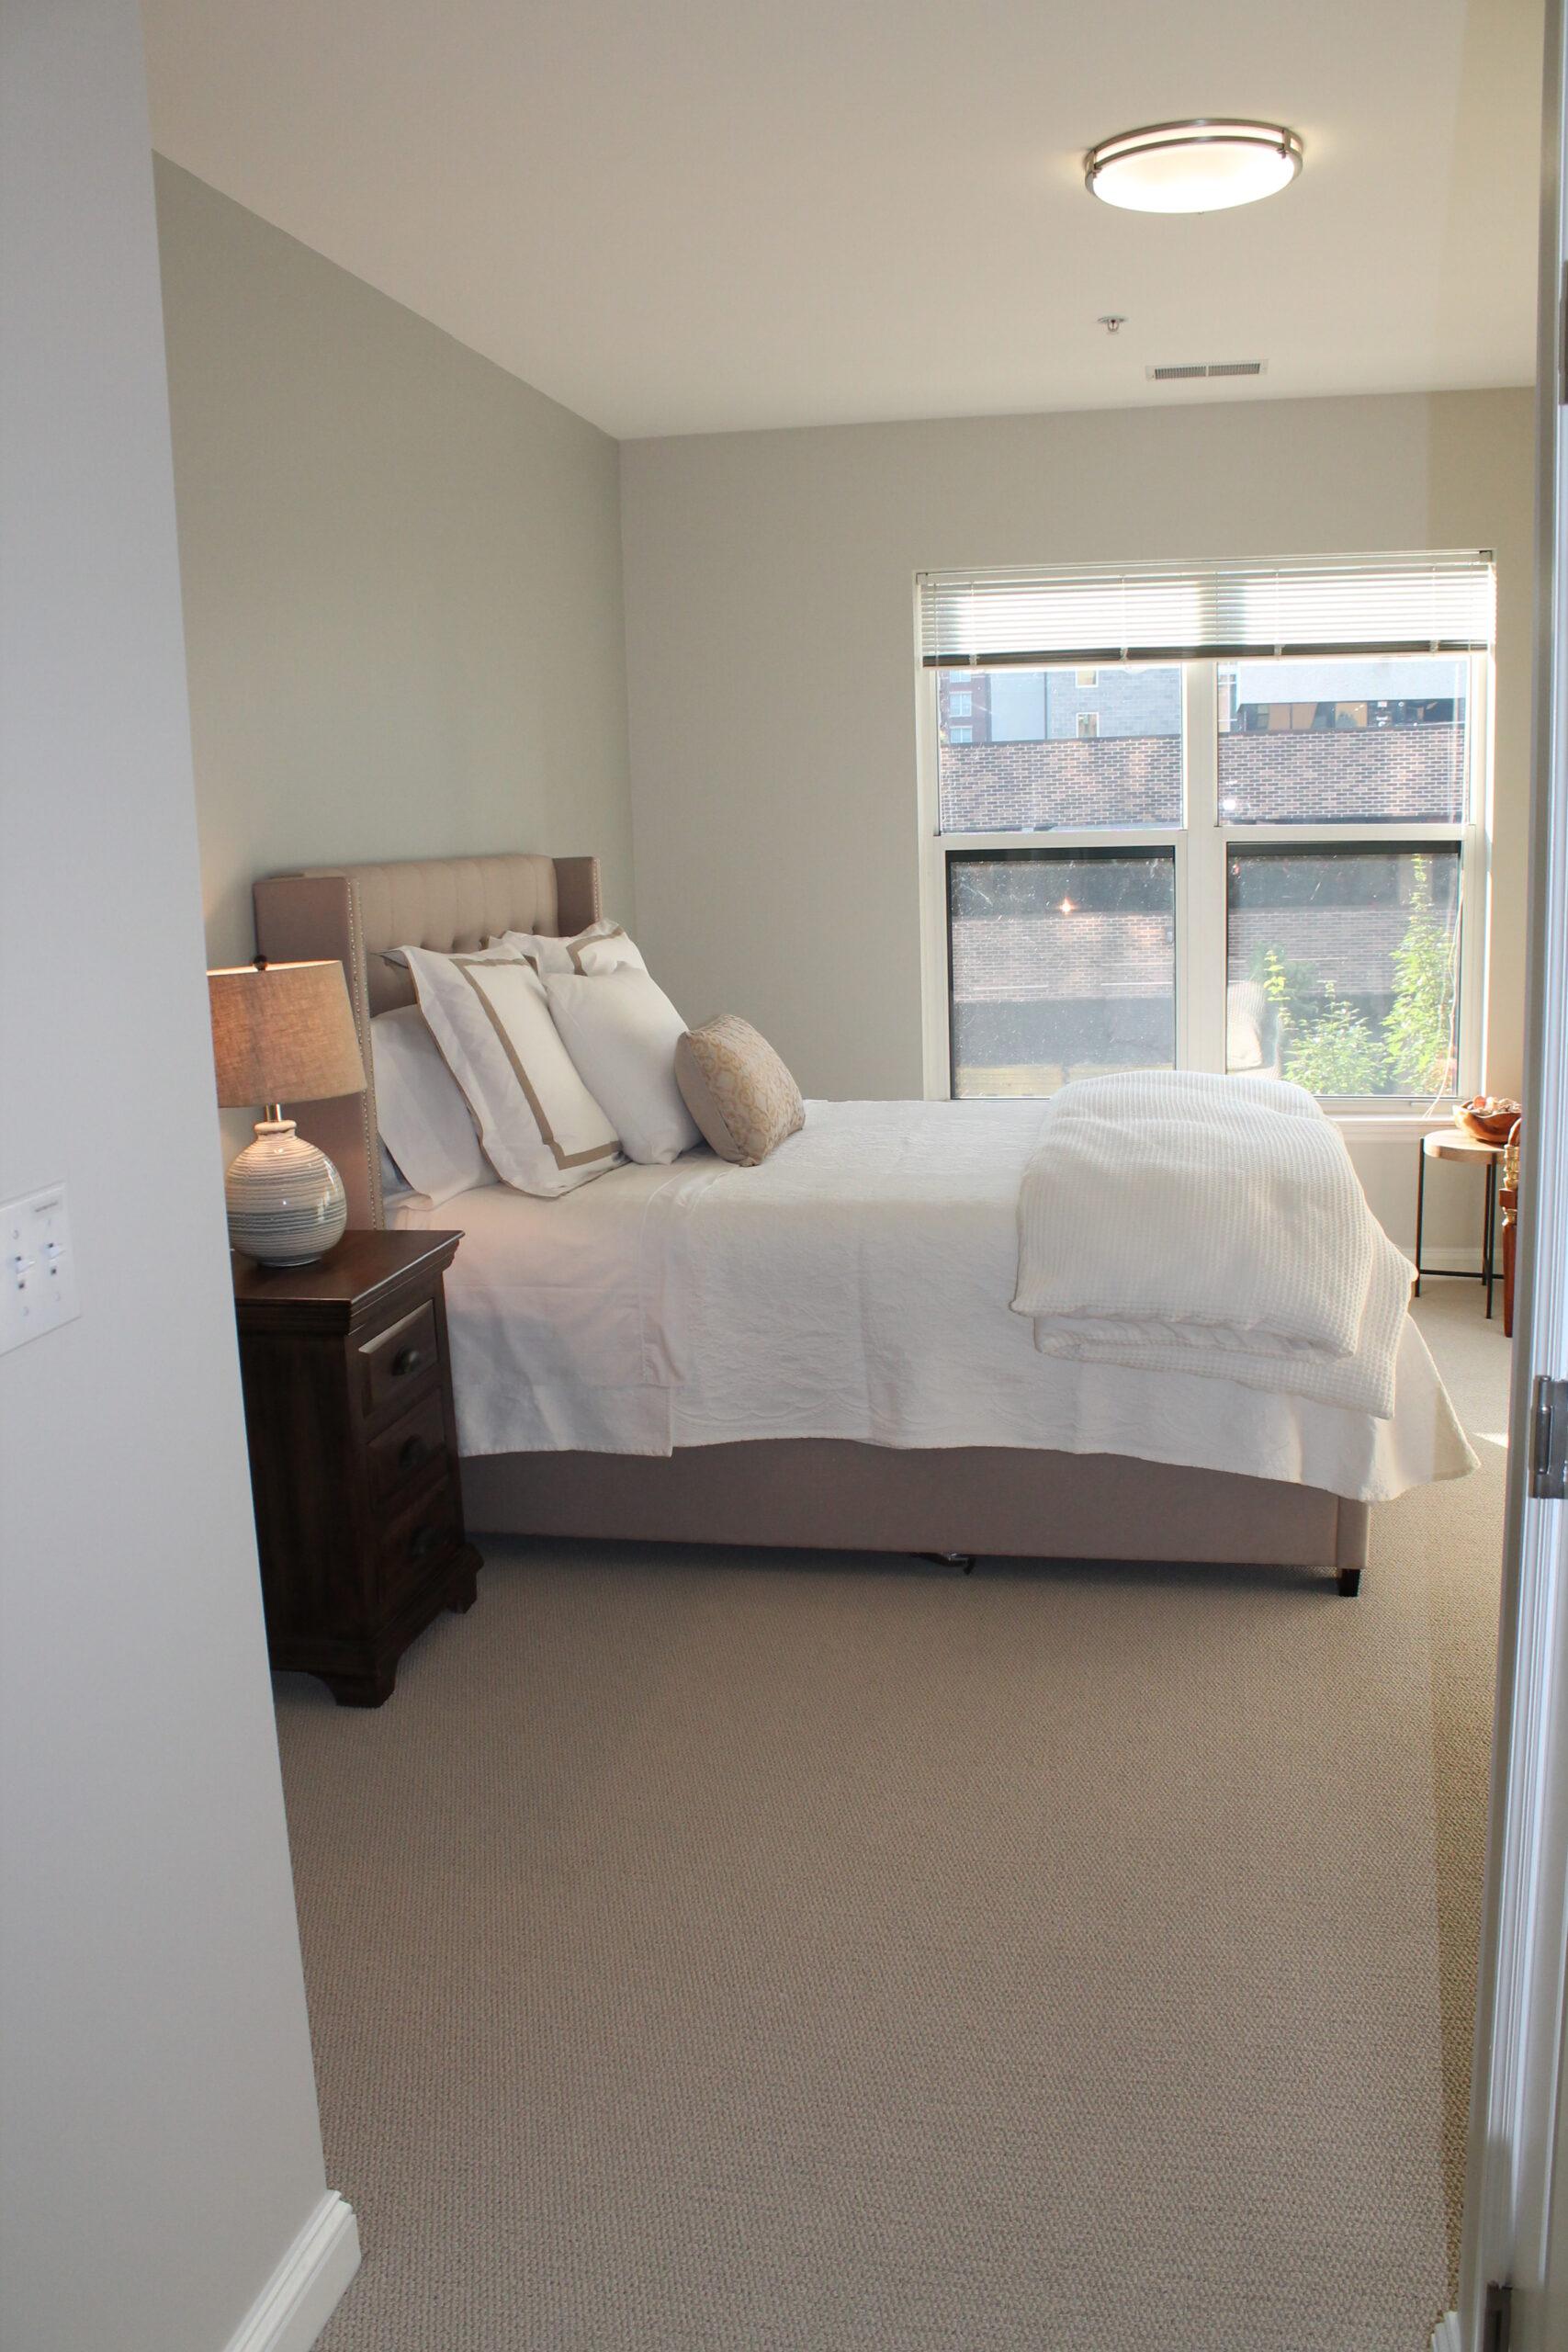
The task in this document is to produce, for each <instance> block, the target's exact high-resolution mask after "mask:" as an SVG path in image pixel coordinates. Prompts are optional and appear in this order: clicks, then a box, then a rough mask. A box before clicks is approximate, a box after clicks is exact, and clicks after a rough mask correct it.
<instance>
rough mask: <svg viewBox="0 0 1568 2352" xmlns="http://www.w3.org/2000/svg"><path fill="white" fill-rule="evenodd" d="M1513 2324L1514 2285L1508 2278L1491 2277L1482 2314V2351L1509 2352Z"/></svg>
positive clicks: (1488, 2281) (1487, 2284) (1487, 2285)
mask: <svg viewBox="0 0 1568 2352" xmlns="http://www.w3.org/2000/svg"><path fill="white" fill-rule="evenodd" d="M1513 2326H1514V2290H1513V2287H1512V2285H1511V2283H1510V2282H1509V2281H1508V2280H1506V2279H1503V2280H1498V2279H1496V2278H1489V2279H1488V2280H1487V2282H1486V2304H1485V2308H1484V2309H1483V2312H1482V2314H1481V2352H1508V2346H1509V2343H1510V2341H1511V2340H1512V2336H1513Z"/></svg>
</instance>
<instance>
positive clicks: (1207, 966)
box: [915, 651, 1493, 1135]
mask: <svg viewBox="0 0 1568 2352" xmlns="http://www.w3.org/2000/svg"><path fill="white" fill-rule="evenodd" d="M1455 658H1456V659H1459V660H1461V661H1464V662H1467V663H1468V665H1469V668H1468V688H1467V691H1468V698H1469V699H1468V718H1467V731H1466V743H1465V751H1466V779H1465V781H1466V792H1465V813H1464V816H1463V818H1462V820H1460V821H1459V822H1457V823H1448V822H1426V823H1413V822H1411V821H1410V820H1408V819H1399V820H1389V821H1385V822H1382V823H1379V824H1367V823H1359V822H1358V823H1352V824H1340V825H1327V824H1305V825H1279V824H1268V825H1258V824H1232V823H1229V822H1227V821H1226V820H1224V818H1222V816H1221V814H1220V808H1219V730H1218V718H1219V708H1218V678H1219V671H1220V668H1221V666H1222V662H1221V659H1220V658H1216V657H1211V656H1203V657H1201V658H1199V659H1197V660H1192V661H1186V662H1182V663H1181V664H1180V665H1179V666H1180V669H1181V747H1182V760H1181V772H1182V812H1183V821H1182V822H1181V823H1180V824H1179V825H1177V826H1165V825H1115V826H1111V825H1106V826H1094V827H1068V826H1046V827H1043V828H1041V829H1038V830H1034V831H1023V830H1015V831H1005V832H998V831H985V832H963V833H944V832H943V831H942V802H941V786H940V775H939V758H940V720H939V710H938V692H939V681H940V679H941V677H942V671H941V669H940V668H935V667H933V668H931V669H927V668H925V667H923V666H921V665H920V664H919V662H918V660H917V670H916V695H917V709H916V725H915V737H916V763H917V784H918V790H917V811H918V820H919V836H920V859H919V876H920V1005H921V1024H920V1025H921V1063H922V1073H923V1080H924V1086H925V1092H926V1098H927V1100H928V1101H932V1102H946V1101H949V1100H951V1099H952V1094H953V1035H952V1012H951V988H952V972H951V954H950V947H949V940H948V914H947V910H948V876H947V861H948V857H949V855H950V854H953V853H957V852H961V851H975V850H979V851H986V850H991V851H997V850H1003V849H1027V848H1030V847H1035V848H1040V849H1047V848H1049V849H1052V850H1061V851H1071V850H1088V849H1110V848H1116V847H1121V848H1124V849H1128V850H1137V849H1140V848H1147V849H1174V851H1175V854H1176V943H1177V945H1176V974H1175V980H1176V1066H1177V1068H1178V1069H1197V1070H1215V1071H1223V1070H1224V1067H1225V1002H1226V1000H1225V989H1226V978H1227V971H1226V967H1227V941H1226V923H1227V913H1228V907H1227V863H1228V859H1229V855H1230V849H1231V844H1232V842H1235V843H1236V844H1237V845H1239V846H1242V847H1247V848H1253V849H1268V848H1269V846H1270V845H1278V846H1280V847H1292V848H1296V849H1305V848H1309V847H1312V846H1314V845H1319V844H1321V845H1322V846H1323V847H1324V848H1325V849H1329V848H1333V849H1359V848H1365V849H1377V848H1380V847H1383V846H1392V845H1393V844H1395V843H1397V844H1400V845H1401V846H1405V847H1410V846H1416V845H1419V844H1421V843H1423V842H1431V843H1432V844H1433V845H1434V846H1447V845H1450V844H1456V843H1457V845H1458V847H1459V851H1460V859H1461V894H1462V895H1461V916H1460V956H1459V986H1458V1010H1459V1037H1460V1052H1459V1063H1458V1070H1457V1076H1456V1081H1455V1090H1454V1092H1453V1093H1452V1094H1442V1095H1438V1096H1433V1097H1427V1098H1423V1099H1422V1100H1420V1101H1419V1102H1418V1101H1417V1100H1416V1098H1414V1097H1411V1096H1408V1095H1355V1096H1320V1097H1319V1100H1320V1102H1321V1103H1322V1105H1323V1108H1324V1110H1325V1112H1327V1114H1329V1116H1330V1117H1331V1118H1333V1119H1335V1120H1337V1121H1338V1122H1339V1123H1340V1124H1341V1125H1346V1126H1348V1127H1350V1128H1353V1129H1354V1128H1365V1129H1368V1130H1373V1129H1375V1130H1376V1131H1378V1132H1379V1133H1381V1134H1383V1135H1393V1134H1396V1133H1397V1132H1398V1130H1399V1129H1400V1128H1401V1127H1404V1128H1406V1129H1407V1130H1409V1131H1411V1132H1418V1131H1419V1132H1424V1131H1425V1130H1426V1128H1427V1126H1428V1125H1430V1124H1431V1121H1432V1118H1433V1117H1434V1116H1435V1117H1438V1118H1441V1117H1444V1116H1446V1115H1447V1114H1448V1112H1449V1109H1450V1106H1451V1104H1452V1103H1454V1101H1456V1100H1462V1099H1464V1098H1466V1097H1467V1096H1470V1095H1473V1094H1478V1093H1480V1092H1481V1091H1482V1089H1483V1080H1484V1075H1485V1069H1486V973H1487V952H1488V937H1489V932H1490V924H1491V835H1492V703H1493V695H1492V682H1493V656H1492V654H1491V653H1490V652H1487V651H1474V652H1471V653H1468V654H1461V655H1458V656H1456V657H1455ZM1041 666H1042V667H1052V666H1056V665H1052V664H1049V663H1043V664H1042V665H1041ZM1069 666H1070V665H1069Z"/></svg>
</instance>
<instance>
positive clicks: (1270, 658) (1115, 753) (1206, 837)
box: [920, 555, 1493, 1115]
mask: <svg viewBox="0 0 1568 2352" xmlns="http://www.w3.org/2000/svg"><path fill="white" fill-rule="evenodd" d="M1492 600H1493V584H1492V571H1491V563H1490V559H1489V558H1486V557H1481V556H1473V555H1472V556H1459V557H1450V556H1442V557H1396V558H1371V559H1356V558H1348V559H1344V560H1339V561H1337V562H1327V561H1325V562H1314V563H1311V564H1308V563H1299V564H1289V563H1287V564H1280V565H1275V566H1265V565H1251V566H1245V565H1244V566H1234V567H1223V566H1221V567H1213V568H1210V569H1208V570H1202V569H1198V570H1190V571H1183V570H1181V569H1180V568H1179V567H1163V568H1160V569H1156V570H1155V571H1151V572H1150V573H1148V574H1146V575H1126V576H1122V575H1106V574H1084V573H1070V572H1055V573H1034V574H1018V573H1014V574H988V575H987V574H964V575H928V576H927V577H926V578H925V579H923V580H922V581H921V582H920V617H921V638H922V662H923V666H924V668H925V669H926V670H927V671H929V672H930V673H931V679H932V680H934V682H935V683H934V685H933V684H928V688H927V691H928V694H929V695H931V706H930V707H931V709H932V710H933V711H934V712H935V714H936V716H937V718H938V721H939V723H938V724H937V725H936V726H934V727H930V726H928V730H927V736H926V741H927V742H928V744H929V746H930V751H929V754H928V764H927V767H926V770H925V772H924V774H923V776H922V794H923V796H924V806H925V808H926V809H927V810H928V811H929V818H930V822H929V825H928V829H927V832H928V838H927V848H926V854H925V859H926V862H925V871H924V889H925V906H926V918H925V922H926V932H925V938H926V951H925V964H926V988H927V995H926V1026H927V1084H928V1090H929V1091H932V1092H942V1093H947V1092H951V1093H952V1094H953V1095H955V1096H960V1097H965V1098H972V1097H978V1096H996V1095H1044V1094H1049V1093H1051V1092H1052V1091H1055V1088H1056V1087H1058V1086H1060V1085H1062V1084H1064V1083H1065V1082H1066V1080H1068V1079H1071V1078H1077V1077H1085V1076H1089V1075H1091V1074H1093V1073H1094V1072H1097V1071H1101V1070H1115V1069H1149V1068H1154V1069H1158V1068H1166V1069H1169V1068H1172V1067H1179V1068H1186V1069H1214V1070H1222V1069H1230V1070H1253V1071H1259V1072H1263V1073H1267V1074H1276V1075H1283V1076H1285V1077H1287V1078H1292V1079H1295V1080H1298V1081H1299V1082H1300V1083H1302V1084H1303V1085H1305V1086H1307V1087H1309V1088H1310V1089H1311V1090H1312V1091H1314V1093H1315V1094H1316V1095H1317V1096H1318V1097H1319V1098H1320V1100H1322V1101H1324V1102H1325V1103H1329V1104H1330V1105H1332V1106H1334V1107H1337V1108H1356V1107H1359V1108H1361V1109H1362V1110H1363V1111H1365V1112H1368V1113H1372V1114H1384V1115H1386V1114H1388V1113H1389V1112H1391V1111H1393V1110H1395V1109H1397V1108H1398V1107H1399V1106H1400V1105H1401V1104H1418V1105H1421V1106H1423V1107H1424V1106H1425V1105H1426V1104H1427V1103H1432V1102H1435V1101H1438V1100H1441V1099H1443V1098H1446V1097H1450V1096H1453V1095H1455V1094H1456V1093H1460V1092H1468V1091H1473V1090H1474V1089H1475V1088H1476V1087H1477V1086H1478V1085H1479V1083H1480V1080H1481V1069H1480V1003H1481V995H1482V989H1483V975H1484V948H1485V943H1484V937H1483V910H1484V905H1485V859H1486V837H1485V830H1484V820H1485V812H1486V807H1487V797H1488V796H1487V780H1488V779H1487V767H1486V762H1487V742H1488V734H1489V729H1488V723H1487V698H1488V694H1489V688H1490V673H1491V656H1490V646H1491V638H1492ZM1112 644H1119V645H1120V646H1121V648H1122V658H1120V659H1108V658H1106V656H1107V651H1108V649H1109V648H1110V646H1111V645H1112ZM1077 647H1082V648H1083V649H1084V650H1085V651H1086V652H1087V651H1088V650H1089V649H1090V648H1092V649H1093V650H1094V652H1095V653H1096V654H1097V656H1099V658H1098V659H1097V661H1096V662H1095V663H1094V665H1093V668H1092V669H1090V667H1089V665H1088V663H1087V662H1080V661H1077V660H1075V659H1074V658H1073V656H1074V652H1075V650H1076V649H1077ZM949 648H952V649H953V650H962V654H963V659H964V667H965V670H966V673H967V674H968V675H969V677H970V678H971V680H972V682H973V687H972V690H973V693H974V697H975V708H976V711H978V710H979V709H980V707H981V704H982V698H983V699H984V706H985V709H986V713H987V723H986V725H985V726H984V727H983V728H982V727H980V726H979V725H976V726H974V727H973V728H969V727H965V728H963V729H954V728H953V726H952V725H951V724H950V723H948V713H949V712H950V711H951V709H952V707H953V696H952V694H951V687H950V685H949V684H948V683H947V678H946V673H947V670H948V663H947V662H946V661H945V660H944V659H943V656H944V654H945V653H946V652H947V651H948V650H949ZM987 657H989V660H988V661H987ZM1086 681H1092V695H1093V707H1092V708H1089V707H1085V696H1086V695H1087V694H1089V692H1090V686H1089V684H1086Z"/></svg>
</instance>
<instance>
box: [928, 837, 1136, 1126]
mask: <svg viewBox="0 0 1568 2352" xmlns="http://www.w3.org/2000/svg"><path fill="white" fill-rule="evenodd" d="M947 906H948V942H949V957H950V965H949V968H950V972H951V983H950V985H951V989H952V998H953V1093H954V1094H955V1095H957V1096H959V1097H960V1098H961V1099H964V1100H969V1099H973V1098H974V1097H976V1096H981V1095H998V1094H1051V1093H1054V1092H1055V1089H1056V1088H1057V1087H1058V1086H1061V1085H1064V1084H1065V1083H1066V1080H1068V1079H1070V1078H1089V1077H1093V1076H1094V1075H1096V1074H1097V1073H1098V1072H1100V1071H1101V1070H1111V1069H1170V1068H1171V1067H1172V1065H1173V1064H1174V1062H1175V1059H1176V854H1175V852H1174V850H1168V849H1166V850H1152V851H1137V852H1133V851H1121V850H1077V851H1065V850H1035V849H1022V850H999V851H984V850H975V851H959V852H954V854H953V855H952V856H950V857H949V859H948V861H947Z"/></svg>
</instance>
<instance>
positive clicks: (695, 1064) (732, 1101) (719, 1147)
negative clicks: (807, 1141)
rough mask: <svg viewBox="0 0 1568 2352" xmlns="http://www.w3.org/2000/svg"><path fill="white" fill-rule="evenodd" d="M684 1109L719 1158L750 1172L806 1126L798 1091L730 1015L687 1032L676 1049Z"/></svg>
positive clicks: (766, 1048) (767, 1050)
mask: <svg viewBox="0 0 1568 2352" xmlns="http://www.w3.org/2000/svg"><path fill="white" fill-rule="evenodd" d="M675 1079H676V1083H677V1084H678V1085H679V1087H680V1089H681V1091H682V1094H683V1095H684V1096H685V1098H686V1108H687V1110H688V1111H690V1113H691V1114H692V1116H693V1118H694V1119H695V1121H696V1123H697V1125H698V1126H699V1127H701V1129H702V1131H703V1134H704V1136H705V1137H706V1139H707V1141H708V1142H709V1143H710V1144H711V1145H712V1147H713V1148H714V1150H715V1151H716V1152H717V1154H718V1156H719V1158H720V1159H728V1160H732V1161H733V1162H734V1163H735V1164H736V1166H738V1167H740V1168H755V1167H756V1165H757V1163H758V1161H759V1160H760V1159H766V1158H767V1156H768V1154H769V1152H770V1151H772V1150H773V1149H774V1148H775V1147H776V1146H777V1145H779V1144H781V1143H783V1141H784V1137H785V1136H792V1135H794V1133H795V1129H796V1128H797V1127H803V1126H804V1125H806V1105H805V1103H803V1102H802V1101H801V1099H800V1089H799V1087H798V1086H796V1084H795V1080H794V1079H793V1078H791V1076H790V1074H789V1072H788V1070H787V1069H785V1068H784V1064H783V1062H781V1061H780V1059H779V1057H778V1056H777V1054H775V1053H774V1051H773V1047H772V1046H770V1045H769V1043H768V1041H767V1039H766V1038H765V1037H760V1036H759V1035H757V1032H756V1031H755V1029H753V1028H752V1026H751V1024H750V1022H749V1021H742V1020H741V1019H740V1018H739V1015H738V1014H736V1013H733V1012H723V1013H720V1015H719V1017H718V1019H717V1020H716V1021H705V1022H704V1023H703V1025H702V1027H701V1028H700V1029H688V1030H687V1032H686V1034H685V1035H684V1036H683V1037H682V1038H681V1039H680V1040H679V1042H678V1043H677V1045H676V1047H675Z"/></svg>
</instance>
